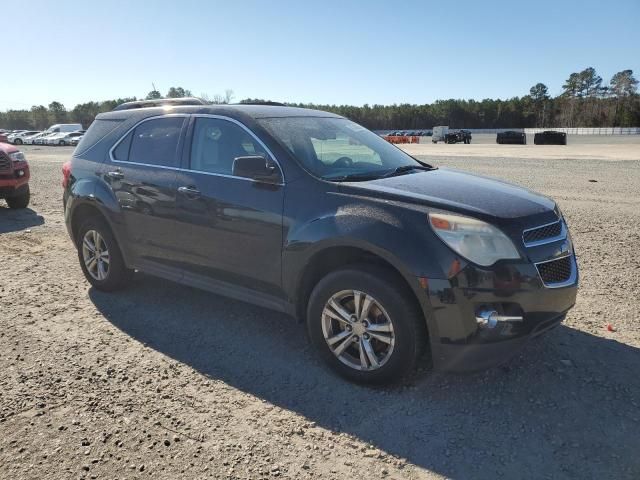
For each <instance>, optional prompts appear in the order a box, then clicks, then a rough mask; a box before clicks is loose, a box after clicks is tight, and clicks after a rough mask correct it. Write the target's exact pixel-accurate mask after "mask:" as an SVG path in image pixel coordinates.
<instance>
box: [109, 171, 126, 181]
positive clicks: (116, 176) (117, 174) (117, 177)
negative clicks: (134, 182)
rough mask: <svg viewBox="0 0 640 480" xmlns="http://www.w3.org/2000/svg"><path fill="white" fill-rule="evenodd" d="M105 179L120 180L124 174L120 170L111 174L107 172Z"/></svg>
mask: <svg viewBox="0 0 640 480" xmlns="http://www.w3.org/2000/svg"><path fill="white" fill-rule="evenodd" d="M107 177H109V178H113V179H114V180H122V179H123V178H124V173H122V171H121V170H114V171H113V172H107Z"/></svg>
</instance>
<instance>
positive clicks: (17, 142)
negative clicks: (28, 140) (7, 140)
mask: <svg viewBox="0 0 640 480" xmlns="http://www.w3.org/2000/svg"><path fill="white" fill-rule="evenodd" d="M13 143H15V144H16V145H22V140H20V139H19V138H16V139H15V141H14V142H13Z"/></svg>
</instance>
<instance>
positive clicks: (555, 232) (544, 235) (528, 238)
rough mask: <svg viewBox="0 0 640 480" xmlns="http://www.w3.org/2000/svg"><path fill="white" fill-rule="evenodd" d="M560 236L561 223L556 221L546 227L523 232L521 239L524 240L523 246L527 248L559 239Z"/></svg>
mask: <svg viewBox="0 0 640 480" xmlns="http://www.w3.org/2000/svg"><path fill="white" fill-rule="evenodd" d="M561 234H562V223H561V222H560V221H557V222H554V223H550V224H548V225H542V226H541V227H538V228H532V229H529V230H525V231H524V233H523V234H522V239H523V240H524V244H525V245H526V246H529V245H531V244H534V243H537V242H541V241H544V240H548V239H551V238H556V237H559V236H560V235H561Z"/></svg>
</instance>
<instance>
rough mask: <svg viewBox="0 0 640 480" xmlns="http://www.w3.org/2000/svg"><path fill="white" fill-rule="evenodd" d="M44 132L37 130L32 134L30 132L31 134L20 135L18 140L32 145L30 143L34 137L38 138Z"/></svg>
mask: <svg viewBox="0 0 640 480" xmlns="http://www.w3.org/2000/svg"><path fill="white" fill-rule="evenodd" d="M45 134H46V133H45V132H37V133H34V134H32V135H25V136H24V137H22V138H21V139H20V140H21V141H22V143H23V144H24V145H32V144H33V141H34V140H35V139H36V138H39V137H41V136H43V135H45Z"/></svg>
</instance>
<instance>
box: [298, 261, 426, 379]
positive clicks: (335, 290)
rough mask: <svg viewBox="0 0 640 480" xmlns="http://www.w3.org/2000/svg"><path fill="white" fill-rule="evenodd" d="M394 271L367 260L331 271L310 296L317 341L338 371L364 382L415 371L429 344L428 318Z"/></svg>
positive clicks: (312, 332)
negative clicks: (366, 262)
mask: <svg viewBox="0 0 640 480" xmlns="http://www.w3.org/2000/svg"><path fill="white" fill-rule="evenodd" d="M388 278H393V274H390V272H389V271H387V270H385V269H381V268H378V267H370V266H362V267H361V268H350V269H345V270H339V271H336V272H333V273H330V274H329V275H327V276H326V277H325V278H323V279H322V280H321V281H320V282H319V283H318V285H317V286H316V287H315V289H314V290H313V292H312V294H311V298H310V300H309V306H308V312H307V328H308V332H309V337H310V339H311V342H312V343H313V345H314V346H315V348H316V350H317V351H318V353H319V354H320V356H321V357H322V358H323V360H324V361H325V362H326V363H327V364H328V365H329V367H331V368H332V369H333V370H334V371H336V372H337V373H339V374H340V375H342V376H343V377H346V378H348V379H350V380H353V381H356V382H361V383H378V384H379V383H390V382H395V381H399V380H401V379H402V378H403V377H405V376H407V375H408V374H410V373H411V372H412V371H413V368H414V366H415V364H416V362H417V360H418V358H419V357H420V355H421V354H422V353H423V351H424V348H425V346H426V344H427V336H426V327H425V323H424V318H423V316H422V314H421V313H420V311H419V309H418V308H417V306H416V304H415V301H413V300H412V298H411V297H409V296H408V295H407V293H406V292H405V291H404V290H403V289H400V288H399V286H398V285H397V282H395V283H392V282H390V281H388V280H387V279H388Z"/></svg>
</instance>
